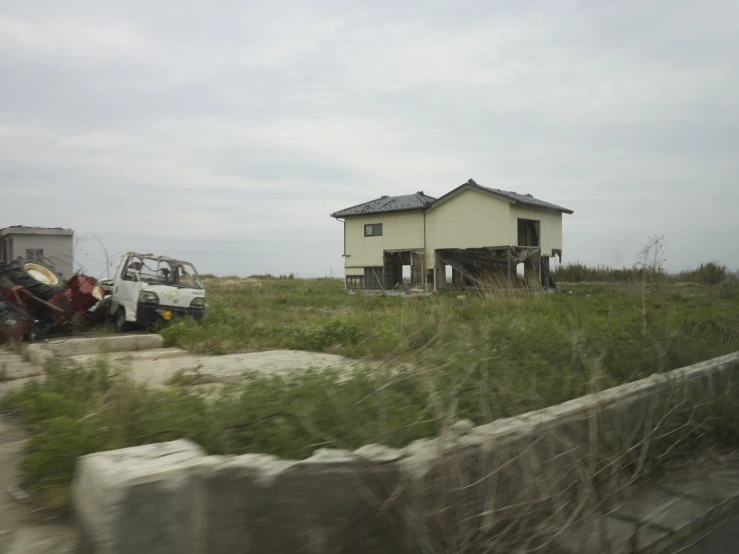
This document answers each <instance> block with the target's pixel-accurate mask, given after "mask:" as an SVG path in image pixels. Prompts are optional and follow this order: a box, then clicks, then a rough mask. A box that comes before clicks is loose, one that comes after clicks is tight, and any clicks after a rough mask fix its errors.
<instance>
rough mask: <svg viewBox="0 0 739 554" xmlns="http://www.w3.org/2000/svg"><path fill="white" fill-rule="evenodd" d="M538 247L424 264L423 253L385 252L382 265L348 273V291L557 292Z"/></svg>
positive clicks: (451, 255) (454, 255) (471, 252)
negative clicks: (553, 290) (486, 289)
mask: <svg viewBox="0 0 739 554" xmlns="http://www.w3.org/2000/svg"><path fill="white" fill-rule="evenodd" d="M555 256H557V257H559V259H560V260H561V256H562V253H561V251H559V250H553V251H552V253H551V255H542V251H541V247H539V246H491V247H480V248H446V249H440V250H435V251H434V254H433V257H432V259H430V260H427V259H426V255H425V254H424V251H423V250H422V249H419V250H386V251H384V253H383V259H382V264H381V265H380V264H377V265H372V266H363V267H351V266H347V267H346V288H347V290H380V291H382V290H384V291H392V290H397V289H399V288H411V289H419V290H425V291H437V292H438V291H442V290H446V289H465V288H512V287H517V288H526V289H530V290H547V289H554V288H556V284H555V282H554V279H553V278H552V274H551V269H550V259H551V258H553V257H555Z"/></svg>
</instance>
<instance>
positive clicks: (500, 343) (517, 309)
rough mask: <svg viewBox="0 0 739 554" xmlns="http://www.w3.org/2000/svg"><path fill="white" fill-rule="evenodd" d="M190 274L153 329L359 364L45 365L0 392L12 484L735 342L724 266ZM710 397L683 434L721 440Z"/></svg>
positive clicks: (525, 392) (596, 377) (494, 403)
mask: <svg viewBox="0 0 739 554" xmlns="http://www.w3.org/2000/svg"><path fill="white" fill-rule="evenodd" d="M205 285H206V288H207V291H208V302H209V306H210V312H209V314H208V316H207V317H206V318H205V320H204V321H203V323H202V325H196V324H195V323H194V322H192V321H179V322H174V323H173V324H171V325H170V326H169V327H168V328H166V329H163V330H162V334H163V335H164V337H165V338H166V340H167V342H168V344H170V345H175V346H180V347H183V348H186V349H191V350H194V351H198V352H208V353H212V354H216V355H217V354H224V353H229V352H237V351H248V350H261V349H270V348H293V349H304V350H312V351H323V352H334V353H340V354H344V355H346V356H349V357H353V358H360V359H364V360H366V361H367V364H366V367H365V369H364V370H360V371H358V372H356V373H355V374H353V375H352V376H351V377H349V378H348V377H347V376H346V375H341V374H339V373H336V372H323V373H318V372H312V371H305V372H299V373H298V374H296V375H294V376H291V377H288V378H277V377H265V376H260V375H250V376H247V377H246V378H245V381H244V383H243V384H242V385H238V386H232V387H229V388H228V389H227V390H224V391H223V392H222V393H219V395H217V396H215V397H211V398H209V399H208V400H206V399H204V397H203V396H202V395H201V394H199V393H197V392H195V390H194V389H193V388H192V387H189V386H187V385H188V384H191V383H193V382H196V380H195V381H192V380H188V379H182V380H179V381H178V382H177V384H176V386H175V385H173V386H172V387H171V388H170V390H149V389H145V388H144V387H142V386H141V385H137V384H135V383H133V382H132V381H131V380H129V379H128V378H127V377H126V376H125V375H121V374H116V373H114V372H113V371H112V370H111V369H110V368H108V367H106V366H105V365H104V364H101V365H100V366H99V367H97V368H95V369H93V370H92V371H90V370H89V369H82V368H72V369H62V368H60V367H55V366H50V367H49V368H48V379H47V381H46V382H45V383H44V384H36V385H32V386H29V387H27V388H26V389H24V390H22V391H20V392H19V393H15V394H11V395H8V396H6V397H3V398H2V399H0V407H1V408H2V411H3V412H6V413H13V414H16V415H17V417H19V418H20V419H21V421H23V423H24V424H25V425H26V426H27V428H28V429H29V430H30V431H31V435H32V440H31V442H30V444H29V449H28V454H27V456H26V459H25V461H24V463H23V468H24V472H25V475H26V479H27V485H28V486H29V487H31V488H34V489H39V490H46V491H57V492H53V494H51V496H50V498H56V500H50V503H51V504H53V505H57V506H61V507H63V506H65V505H66V490H67V489H66V487H67V485H68V484H69V481H70V479H71V477H72V472H73V468H74V460H75V459H76V457H77V456H79V455H82V454H85V453H89V452H93V451H97V450H105V449H112V448H120V447H124V446H129V445H135V444H143V443H147V442H155V441H159V440H171V439H174V438H179V437H186V438H190V439H192V440H194V441H196V442H198V443H200V444H201V445H202V446H203V447H204V448H205V449H206V450H207V451H209V452H211V453H243V452H268V453H273V454H277V455H280V456H284V457H291V458H304V457H306V456H309V455H310V454H311V452H312V451H313V450H314V449H316V448H318V447H333V448H356V447H358V446H361V445H362V444H366V443H384V444H388V445H391V446H396V447H400V446H404V445H405V444H407V443H408V442H410V441H412V440H414V439H417V438H421V437H427V436H433V435H435V434H437V433H439V432H440V430H441V429H443V428H445V426H447V425H448V424H449V423H451V422H453V421H455V420H457V419H462V418H468V419H471V420H473V421H474V422H476V423H485V422H489V421H492V420H494V419H497V418H500V417H506V416H510V415H516V414H520V413H523V412H526V411H529V410H532V409H536V408H541V407H545V406H548V405H552V404H557V403H560V402H563V401H565V400H568V399H571V398H575V397H578V396H581V395H583V394H585V393H588V392H591V391H594V390H599V389H603V388H607V387H610V386H614V385H617V384H619V383H623V382H625V381H630V380H635V379H639V378H641V377H644V376H647V375H650V374H653V373H655V372H661V371H667V370H670V369H674V368H677V367H681V366H684V365H688V364H691V363H695V362H698V361H702V360H705V359H708V358H711V357H714V356H718V355H721V354H726V353H729V352H733V351H737V350H739V286H736V285H735V284H731V283H726V284H724V285H721V286H703V285H679V286H678V285H674V284H667V283H665V284H662V285H658V286H657V287H656V288H654V289H649V293H648V294H646V295H645V294H643V289H642V288H641V286H640V285H639V284H638V283H635V284H613V283H603V284H587V285H585V284H580V285H573V286H564V287H563V289H564V290H565V291H568V292H569V291H572V292H571V293H568V292H565V293H563V294H552V295H538V294H536V295H534V294H530V295H521V294H513V293H505V292H501V293H497V294H493V293H488V294H485V293H473V292H467V293H450V294H439V295H436V296H433V297H429V298H403V297H377V296H365V295H363V294H356V295H347V294H346V293H345V292H344V290H343V283H342V281H340V280H336V279H333V280H332V279H305V280H303V279H275V278H263V279H253V278H251V279H236V278H222V279H217V278H209V279H207V280H206V282H205ZM399 363H402V364H404V365H403V367H405V369H404V370H402V371H400V372H399V371H398V370H397V368H398V367H399V366H398V365H397V364H399ZM394 368H395V369H394ZM712 413H715V414H718V415H717V417H718V419H717V420H716V421H715V424H714V425H713V426H711V427H710V428H709V429H701V430H700V435H701V436H702V437H703V438H704V439H705V440H715V439H718V440H727V441H731V440H739V417H738V416H737V414H739V400H737V395H736V392H735V391H733V392H732V393H731V396H727V397H726V398H724V399H723V403H722V404H721V405H720V406H719V405H716V407H715V409H714V410H713V412H712ZM719 416H720V417H719ZM710 417H713V416H709V418H708V419H710ZM59 491H61V492H59Z"/></svg>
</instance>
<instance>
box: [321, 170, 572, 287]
mask: <svg viewBox="0 0 739 554" xmlns="http://www.w3.org/2000/svg"><path fill="white" fill-rule="evenodd" d="M571 213H573V212H572V210H569V209H567V208H563V207H561V206H557V205H556V204H552V203H550V202H546V201H544V200H539V199H538V198H534V197H533V196H531V195H530V194H520V193H517V192H512V191H506V190H500V189H493V188H488V187H483V186H481V185H478V184H477V183H476V182H475V181H473V180H472V179H470V180H469V181H467V182H466V183H464V184H462V185H460V186H459V187H457V188H455V189H454V190H452V191H450V192H448V193H447V194H445V195H443V196H442V197H440V198H433V197H431V196H428V195H426V194H424V193H423V192H417V193H416V194H410V195H404V196H382V197H380V198H378V199H376V200H371V201H369V202H365V203H363V204H359V205H358V206H352V207H351V208H346V209H344V210H340V211H338V212H335V213H333V214H331V216H332V217H334V218H337V219H340V220H343V221H344V270H345V274H346V286H347V288H348V289H393V288H395V287H397V286H399V285H401V284H403V283H404V281H405V282H406V283H409V284H410V285H411V286H412V287H415V288H424V289H427V290H436V291H438V290H441V289H444V288H451V287H455V288H456V287H465V286H482V285H486V284H494V282H495V281H497V282H504V283H507V284H508V285H510V284H511V283H512V281H513V280H514V279H515V275H516V270H517V268H518V267H521V266H522V267H523V269H524V275H525V280H526V284H527V285H528V286H530V287H541V288H548V287H551V286H554V282H553V280H552V278H551V275H550V271H549V267H550V264H549V261H550V258H552V257H554V256H557V257H559V258H560V260H561V257H562V214H571ZM404 268H405V270H404ZM448 268H451V271H450V272H449V273H450V276H451V279H449V278H448V275H447V269H448Z"/></svg>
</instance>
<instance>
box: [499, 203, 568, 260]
mask: <svg viewBox="0 0 739 554" xmlns="http://www.w3.org/2000/svg"><path fill="white" fill-rule="evenodd" d="M519 218H521V219H534V220H536V221H539V229H540V230H541V255H542V256H551V255H552V249H558V250H562V214H561V213H560V212H553V211H551V210H540V209H536V208H533V207H529V206H521V205H516V204H513V205H511V219H510V228H509V233H510V234H509V236H510V241H511V242H510V244H514V245H515V244H518V220H519Z"/></svg>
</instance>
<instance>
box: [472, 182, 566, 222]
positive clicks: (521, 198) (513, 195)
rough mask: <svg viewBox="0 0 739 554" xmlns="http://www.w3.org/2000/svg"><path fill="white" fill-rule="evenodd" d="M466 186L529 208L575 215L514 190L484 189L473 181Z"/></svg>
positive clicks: (560, 207)
mask: <svg viewBox="0 0 739 554" xmlns="http://www.w3.org/2000/svg"><path fill="white" fill-rule="evenodd" d="M465 184H466V185H471V186H473V187H477V188H480V189H483V190H486V191H488V192H492V193H493V194H497V195H499V196H504V197H505V198H508V199H509V200H513V201H514V202H515V203H516V204H527V205H529V206H535V207H537V208H545V209H547V210H555V211H558V212H564V213H566V214H571V213H573V212H572V210H568V209H567V208H563V207H562V206H557V205H556V204H552V203H551V202H545V201H544V200H539V199H538V198H534V197H533V196H531V195H530V194H520V193H518V192H513V191H512V190H500V189H494V188H490V187H483V186H482V185H478V184H477V183H475V182H474V181H473V180H472V179H470V180H469V181H467V183H465ZM462 186H464V185H462Z"/></svg>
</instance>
